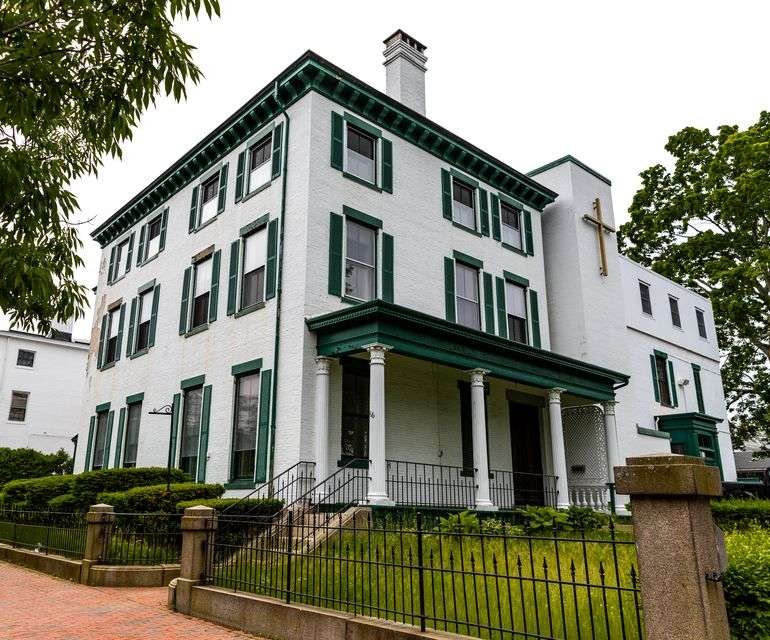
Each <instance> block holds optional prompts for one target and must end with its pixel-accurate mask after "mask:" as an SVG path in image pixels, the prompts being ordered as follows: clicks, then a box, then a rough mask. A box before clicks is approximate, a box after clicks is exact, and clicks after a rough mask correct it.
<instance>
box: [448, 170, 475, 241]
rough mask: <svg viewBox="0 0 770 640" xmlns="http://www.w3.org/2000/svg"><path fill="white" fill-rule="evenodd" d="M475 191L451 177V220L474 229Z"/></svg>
mask: <svg viewBox="0 0 770 640" xmlns="http://www.w3.org/2000/svg"><path fill="white" fill-rule="evenodd" d="M475 191H476V190H475V189H473V188H472V187H469V186H468V185H466V184H464V183H462V182H461V181H460V180H458V179H457V178H452V220H453V221H454V222H456V223H457V224H461V225H462V226H464V227H468V228H469V229H476V207H475Z"/></svg>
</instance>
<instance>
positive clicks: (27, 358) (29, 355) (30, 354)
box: [16, 349, 35, 369]
mask: <svg viewBox="0 0 770 640" xmlns="http://www.w3.org/2000/svg"><path fill="white" fill-rule="evenodd" d="M16 366H17V367H28V368H30V369H31V368H32V367H34V366H35V352H34V351H30V350H28V349H19V353H18V354H16Z"/></svg>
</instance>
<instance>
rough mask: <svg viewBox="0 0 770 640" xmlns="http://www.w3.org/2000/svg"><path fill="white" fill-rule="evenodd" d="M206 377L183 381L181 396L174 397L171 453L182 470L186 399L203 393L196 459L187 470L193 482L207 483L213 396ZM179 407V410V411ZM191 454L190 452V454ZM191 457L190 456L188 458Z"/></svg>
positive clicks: (201, 376)
mask: <svg viewBox="0 0 770 640" xmlns="http://www.w3.org/2000/svg"><path fill="white" fill-rule="evenodd" d="M205 380H206V377H205V375H200V376H195V377H193V378H187V379H186V380H182V382H181V383H180V387H181V389H182V393H181V394H176V395H175V396H174V405H175V406H174V412H173V413H172V436H171V442H172V445H171V447H172V448H171V451H172V452H173V454H174V459H175V460H177V467H178V468H180V469H182V468H183V466H182V453H183V451H182V448H183V447H184V439H185V436H186V425H185V424H184V420H185V412H186V410H187V406H186V398H187V396H188V395H189V394H190V393H192V392H194V391H197V390H200V391H201V409H200V416H199V418H198V426H197V442H196V443H195V447H194V448H195V452H196V457H195V460H194V464H193V466H192V468H189V469H186V471H187V472H188V474H189V475H190V476H191V477H192V481H193V482H201V483H203V482H206V464H207V460H206V459H207V457H208V443H209V420H210V417H211V394H212V385H210V384H209V385H207V384H205ZM177 406H178V407H179V409H178V410H177ZM180 424H181V427H182V432H181V435H180V436H179V443H178V444H177V430H178V428H179V425H180ZM188 453H189V452H188ZM186 457H190V456H186Z"/></svg>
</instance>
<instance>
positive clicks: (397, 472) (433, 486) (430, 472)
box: [387, 460, 476, 509]
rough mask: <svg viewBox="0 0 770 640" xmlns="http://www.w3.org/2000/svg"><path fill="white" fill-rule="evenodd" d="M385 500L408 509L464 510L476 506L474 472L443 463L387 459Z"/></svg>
mask: <svg viewBox="0 0 770 640" xmlns="http://www.w3.org/2000/svg"><path fill="white" fill-rule="evenodd" d="M387 482H388V485H387V486H388V497H389V498H390V499H391V500H394V501H395V502H396V504H399V505H404V506H410V507H446V508H460V509H467V508H469V507H472V506H473V505H474V504H476V471H475V469H463V468H462V467H453V466H449V465H444V464H426V463H421V462H406V461H404V460H387Z"/></svg>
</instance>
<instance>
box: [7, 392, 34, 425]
mask: <svg viewBox="0 0 770 640" xmlns="http://www.w3.org/2000/svg"><path fill="white" fill-rule="evenodd" d="M14 394H18V395H20V396H24V419H23V420H13V419H12V418H11V411H13V396H14ZM29 396H30V392H29V391H19V390H18V389H12V390H11V400H10V402H9V403H8V419H7V422H9V423H10V424H18V425H23V424H27V416H28V415H29Z"/></svg>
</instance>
